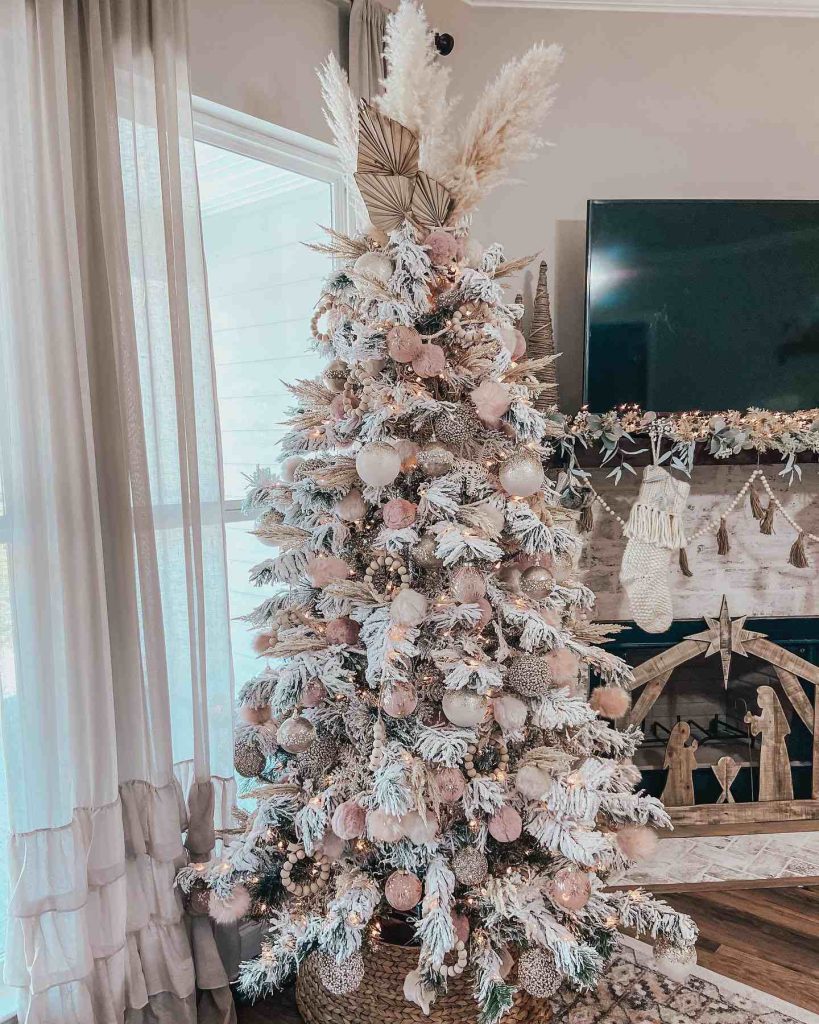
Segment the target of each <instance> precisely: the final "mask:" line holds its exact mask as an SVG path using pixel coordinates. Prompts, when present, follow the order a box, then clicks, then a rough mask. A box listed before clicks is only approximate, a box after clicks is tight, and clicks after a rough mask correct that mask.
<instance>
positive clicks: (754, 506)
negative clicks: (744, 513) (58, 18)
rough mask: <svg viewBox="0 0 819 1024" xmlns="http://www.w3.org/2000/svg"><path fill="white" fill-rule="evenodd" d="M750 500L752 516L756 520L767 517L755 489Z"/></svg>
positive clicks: (750, 494)
mask: <svg viewBox="0 0 819 1024" xmlns="http://www.w3.org/2000/svg"><path fill="white" fill-rule="evenodd" d="M749 498H750V500H751V515H752V516H753V517H754V519H761V518H762V517H763V516H764V515H765V509H764V508H763V507H762V502H761V501H760V498H759V495H758V494H757V492H756V490H755V489H754V488H753V487H752V488H751V490H750V493H749Z"/></svg>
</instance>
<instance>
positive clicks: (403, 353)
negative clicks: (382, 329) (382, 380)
mask: <svg viewBox="0 0 819 1024" xmlns="http://www.w3.org/2000/svg"><path fill="white" fill-rule="evenodd" d="M423 347H424V343H423V342H422V341H421V335H420V334H419V333H418V331H416V330H415V328H414V327H404V326H403V325H398V326H396V327H392V328H391V329H390V330H389V331H388V332H387V351H388V352H389V354H390V355H391V356H392V358H393V359H394V360H395V361H396V363H411V362H412V361H413V359H414V358H415V357H416V356H417V355H420V353H421V349H422V348H423Z"/></svg>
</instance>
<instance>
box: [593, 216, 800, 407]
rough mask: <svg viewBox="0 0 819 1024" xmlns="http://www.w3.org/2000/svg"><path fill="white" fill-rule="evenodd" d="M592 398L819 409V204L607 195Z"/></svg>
mask: <svg viewBox="0 0 819 1024" xmlns="http://www.w3.org/2000/svg"><path fill="white" fill-rule="evenodd" d="M585 356H586V361H585V384H584V392H585V395H584V397H585V401H586V403H587V405H588V406H589V408H590V409H591V410H592V412H603V411H605V410H607V409H611V408H612V407H614V406H616V405H620V404H622V403H625V402H636V403H637V404H639V405H640V406H641V407H642V408H643V409H651V410H653V411H655V412H681V411H683V410H694V409H699V410H701V411H716V410H719V409H744V408H746V407H749V406H759V407H763V408H767V409H778V410H782V411H791V410H794V409H810V408H814V407H816V406H819V202H809V201H791V200H779V201H723V200H713V201H701V200H668V201H666V200H646V201H632V200H612V201H603V200H593V201H592V202H590V203H589V207H588V231H587V266H586V353H585Z"/></svg>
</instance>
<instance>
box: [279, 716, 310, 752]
mask: <svg viewBox="0 0 819 1024" xmlns="http://www.w3.org/2000/svg"><path fill="white" fill-rule="evenodd" d="M315 739H316V729H315V726H314V725H313V723H312V722H311V721H310V719H309V718H305V717H304V715H296V716H294V717H293V718H288V719H287V720H286V721H284V722H282V724H281V725H280V726H279V735H278V742H279V746H280V747H281V748H282V750H286V751H287V752H288V754H302V753H304V751H305V750H307V749H308V747H310V746H311V745H312V744H313V742H314V741H315Z"/></svg>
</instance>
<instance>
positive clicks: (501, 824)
mask: <svg viewBox="0 0 819 1024" xmlns="http://www.w3.org/2000/svg"><path fill="white" fill-rule="evenodd" d="M487 827H488V828H489V835H490V836H492V838H493V839H495V840H497V841H498V842H499V843H514V842H515V840H516V839H520V834H521V832H522V831H523V819H522V818H521V816H520V815H519V814H518V812H517V811H516V810H515V808H514V807H510V805H509V804H504V805H503V807H501V808H499V809H498V810H497V811H495V813H494V814H493V815H492V817H491V818H490V819H489V824H488V826H487Z"/></svg>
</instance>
